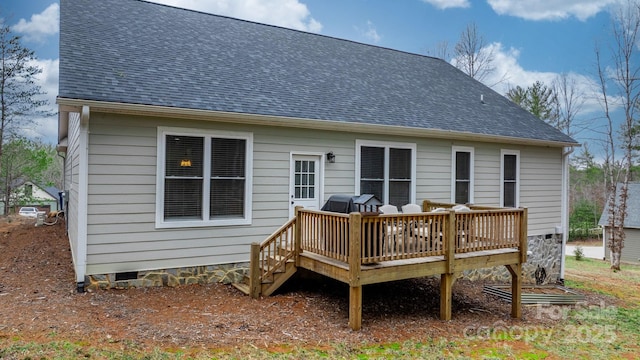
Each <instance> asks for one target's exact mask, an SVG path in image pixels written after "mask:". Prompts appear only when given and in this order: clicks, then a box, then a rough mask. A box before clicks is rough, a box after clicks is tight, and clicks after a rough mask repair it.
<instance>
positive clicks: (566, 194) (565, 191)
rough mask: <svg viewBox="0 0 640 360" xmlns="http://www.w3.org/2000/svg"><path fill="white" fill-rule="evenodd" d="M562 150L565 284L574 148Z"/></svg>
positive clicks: (562, 250)
mask: <svg viewBox="0 0 640 360" xmlns="http://www.w3.org/2000/svg"><path fill="white" fill-rule="evenodd" d="M565 149H566V150H563V152H562V195H561V197H562V210H561V213H560V217H561V225H560V226H561V228H562V249H561V257H560V279H559V281H560V283H562V284H564V268H565V256H566V254H565V252H566V247H567V238H568V237H569V155H571V153H573V150H574V148H573V147H569V148H568V149H567V148H565Z"/></svg>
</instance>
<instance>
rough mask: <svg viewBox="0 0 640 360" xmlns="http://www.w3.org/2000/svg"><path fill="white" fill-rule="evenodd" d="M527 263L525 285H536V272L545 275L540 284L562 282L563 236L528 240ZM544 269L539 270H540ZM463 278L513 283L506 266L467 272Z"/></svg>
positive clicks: (524, 266)
mask: <svg viewBox="0 0 640 360" xmlns="http://www.w3.org/2000/svg"><path fill="white" fill-rule="evenodd" d="M527 248H528V255H527V262H526V263H524V264H523V265H522V273H523V275H524V276H523V280H524V282H525V283H532V284H535V283H536V271H538V273H539V274H544V277H543V278H541V280H542V281H541V282H540V284H550V283H551V284H555V283H556V282H558V281H559V280H560V262H561V260H562V235H558V234H550V235H539V236H529V237H528V238H527ZM539 267H540V268H541V269H544V271H542V270H538V268H539ZM462 277H463V278H465V279H469V280H483V281H490V282H496V283H504V282H510V281H511V274H510V273H509V271H508V270H507V268H506V267H504V266H496V267H492V268H482V269H472V270H467V271H465V272H464V273H463V274H462Z"/></svg>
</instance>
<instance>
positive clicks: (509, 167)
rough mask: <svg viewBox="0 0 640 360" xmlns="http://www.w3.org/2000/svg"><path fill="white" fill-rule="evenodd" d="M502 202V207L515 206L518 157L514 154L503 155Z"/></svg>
mask: <svg viewBox="0 0 640 360" xmlns="http://www.w3.org/2000/svg"><path fill="white" fill-rule="evenodd" d="M503 156H504V159H503V164H504V169H503V174H504V175H503V176H504V179H503V197H502V198H503V204H502V206H504V207H516V182H517V172H518V168H517V166H518V158H517V156H516V155H512V154H505V155H503Z"/></svg>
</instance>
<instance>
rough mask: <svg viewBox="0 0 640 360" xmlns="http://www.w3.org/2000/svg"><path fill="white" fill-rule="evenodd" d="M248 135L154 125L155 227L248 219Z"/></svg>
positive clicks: (215, 223) (224, 223) (249, 154)
mask: <svg viewBox="0 0 640 360" xmlns="http://www.w3.org/2000/svg"><path fill="white" fill-rule="evenodd" d="M252 147H253V140H252V135H251V134H249V133H232V132H218V131H215V132H207V131H201V130H198V131H195V130H192V129H175V128H158V162H157V166H158V174H157V186H156V187H157V192H156V227H160V228H162V227H191V226H215V225H241V224H249V223H251V168H252V167H251V162H252V157H251V154H252V153H253V150H252Z"/></svg>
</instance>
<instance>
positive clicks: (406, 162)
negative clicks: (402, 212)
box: [358, 145, 415, 206]
mask: <svg viewBox="0 0 640 360" xmlns="http://www.w3.org/2000/svg"><path fill="white" fill-rule="evenodd" d="M359 149H360V158H359V170H360V172H359V174H360V179H358V181H359V185H360V194H373V195H375V196H376V197H377V198H378V199H380V200H381V201H383V202H384V203H385V204H392V205H396V206H402V205H405V204H408V203H411V202H412V192H413V190H412V189H413V187H414V186H415V181H414V179H413V178H412V176H413V173H414V170H413V166H414V164H413V161H414V160H413V158H414V154H413V152H414V151H415V149H414V147H408V148H402V147H394V146H393V145H386V146H383V145H380V146H376V145H362V146H360V147H359Z"/></svg>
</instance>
